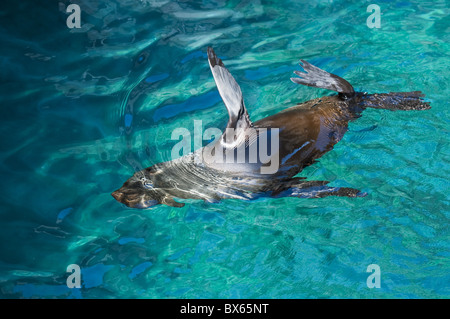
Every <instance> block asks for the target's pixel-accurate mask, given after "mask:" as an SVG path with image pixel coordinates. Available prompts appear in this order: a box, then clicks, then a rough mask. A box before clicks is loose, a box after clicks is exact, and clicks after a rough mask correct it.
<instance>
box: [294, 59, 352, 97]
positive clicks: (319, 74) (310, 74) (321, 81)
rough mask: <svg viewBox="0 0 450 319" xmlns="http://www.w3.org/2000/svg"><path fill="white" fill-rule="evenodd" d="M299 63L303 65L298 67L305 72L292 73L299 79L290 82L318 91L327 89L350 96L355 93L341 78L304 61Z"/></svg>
mask: <svg viewBox="0 0 450 319" xmlns="http://www.w3.org/2000/svg"><path fill="white" fill-rule="evenodd" d="M300 61H301V62H302V63H303V65H301V64H300V66H301V67H302V68H303V69H304V70H305V71H306V73H305V72H300V71H294V73H295V74H297V75H298V76H300V77H299V78H291V81H292V82H294V83H298V84H303V85H307V86H313V87H316V88H319V89H328V90H332V91H336V92H339V93H342V94H349V95H352V94H353V93H354V92H355V90H354V89H353V86H352V85H351V84H350V83H348V82H347V81H346V80H344V79H343V78H341V77H339V76H337V75H334V74H331V73H328V72H327V71H324V70H322V69H319V68H318V67H316V66H314V65H312V64H311V63H308V62H306V61H305V60H300Z"/></svg>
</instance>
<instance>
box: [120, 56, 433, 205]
mask: <svg viewBox="0 0 450 319" xmlns="http://www.w3.org/2000/svg"><path fill="white" fill-rule="evenodd" d="M208 60H209V65H210V68H211V72H212V74H213V77H214V80H215V82H216V85H217V89H218V91H219V93H220V95H221V97H222V100H223V102H224V104H225V106H226V108H227V110H228V114H229V120H228V123H227V127H226V130H225V132H224V133H223V135H222V136H221V137H220V138H218V139H217V140H215V141H214V142H213V143H210V145H208V146H205V147H203V148H201V149H198V150H196V151H194V152H193V153H190V154H188V155H185V156H183V157H181V158H178V159H175V160H172V161H168V162H163V163H158V164H155V165H153V166H151V167H149V168H146V169H143V170H141V171H138V172H135V173H134V175H133V176H132V177H130V178H129V179H128V180H127V181H126V182H125V183H124V184H123V186H122V187H121V188H119V189H118V190H116V191H114V192H113V193H112V196H113V197H114V198H115V199H116V200H117V201H119V202H121V203H123V204H125V205H126V206H128V207H133V208H147V207H151V206H154V205H158V204H165V205H168V206H172V207H182V206H184V203H179V202H176V201H175V199H174V198H181V199H202V200H204V201H207V202H214V201H219V200H221V199H225V198H239V199H244V200H250V199H255V198H258V197H261V196H270V197H283V196H290V197H299V198H318V197H325V196H347V197H362V196H365V195H366V193H362V192H360V191H359V190H357V189H354V188H348V187H330V186H327V184H328V183H329V182H328V181H307V180H306V178H303V177H294V176H295V175H296V174H298V173H299V172H301V171H302V170H303V168H305V167H306V166H309V165H311V164H313V163H314V162H315V161H316V160H317V159H318V158H320V157H321V156H322V155H323V154H325V153H326V152H328V151H330V150H332V149H333V147H334V145H335V144H336V143H337V142H339V141H340V140H341V139H342V137H343V135H344V134H345V132H346V131H347V129H348V123H349V122H350V121H353V120H355V119H357V118H358V117H360V116H361V113H362V112H363V111H364V109H366V108H369V107H370V108H380V109H387V110H427V109H430V108H431V107H430V105H429V103H428V102H424V101H423V99H422V97H424V95H423V94H422V93H421V92H420V91H414V92H398V93H395V92H394V93H381V94H367V93H363V92H355V90H354V89H353V87H352V85H351V84H350V83H349V82H347V81H346V80H344V79H343V78H341V77H339V76H337V75H334V74H330V73H328V72H326V71H324V70H322V69H320V68H318V67H316V66H314V65H312V64H310V63H308V62H306V61H304V60H300V61H301V64H300V66H301V67H302V68H303V70H304V71H305V72H300V71H294V73H295V74H296V75H298V76H299V77H293V78H291V81H293V82H294V83H298V84H302V85H307V86H312V87H316V88H324V89H329V90H333V91H335V92H337V93H338V94H337V95H334V96H325V97H322V98H317V99H314V100H311V101H307V102H304V103H300V104H297V105H295V106H293V107H290V108H288V109H285V110H283V111H281V112H279V113H277V114H274V115H271V116H268V117H266V118H263V119H261V120H259V121H256V122H254V123H253V122H252V121H251V120H250V117H249V114H248V112H247V109H246V108H245V105H244V100H243V97H242V92H241V89H240V87H239V85H238V84H237V82H236V81H235V79H234V78H233V76H232V75H231V74H230V72H229V71H228V70H227V68H226V67H225V65H224V64H223V62H222V60H221V59H219V58H218V57H217V56H216V54H215V53H214V51H213V49H212V48H208ZM274 132H275V133H274ZM267 139H271V140H274V139H275V140H276V141H278V145H276V147H272V149H271V150H270V155H268V153H267V154H266V155H268V156H267V157H266V158H256V159H255V158H253V159H254V160H253V161H250V160H249V159H250V157H251V156H252V154H251V149H252V147H253V146H255V145H256V146H258V147H256V148H253V150H260V149H261V148H262V146H267V145H265V144H264V143H267ZM239 150H243V151H245V152H244V154H246V155H245V156H244V160H242V159H243V158H241V160H240V161H239V158H236V156H229V155H230V154H231V155H236V153H237V152H238V151H239ZM205 154H208V155H209V156H210V157H211V156H212V157H214V156H216V157H215V158H216V159H217V158H219V157H217V156H218V155H220V158H223V156H225V158H226V159H227V160H213V161H205V160H204V159H205V157H204V155H205ZM227 156H229V157H230V158H231V159H232V160H230V161H229V160H228V158H229V157H227ZM269 163H270V164H273V163H276V164H277V166H276V169H275V170H273V171H270V172H269V173H267V172H265V173H264V172H263V170H264V168H267V167H268V164H269Z"/></svg>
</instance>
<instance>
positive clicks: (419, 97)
mask: <svg viewBox="0 0 450 319" xmlns="http://www.w3.org/2000/svg"><path fill="white" fill-rule="evenodd" d="M423 97H425V95H424V94H423V93H422V92H420V91H414V92H391V93H381V94H366V95H364V96H362V105H363V107H371V108H375V109H385V110H391V111H397V110H401V111H413V110H418V111H420V110H429V109H431V106H430V103H429V102H425V101H424V100H423Z"/></svg>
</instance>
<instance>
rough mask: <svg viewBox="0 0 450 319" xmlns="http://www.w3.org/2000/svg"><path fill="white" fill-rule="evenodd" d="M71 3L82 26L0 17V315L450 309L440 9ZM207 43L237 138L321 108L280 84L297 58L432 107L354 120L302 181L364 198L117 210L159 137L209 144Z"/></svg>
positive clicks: (395, 4) (212, 114) (40, 16)
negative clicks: (72, 283)
mask: <svg viewBox="0 0 450 319" xmlns="http://www.w3.org/2000/svg"><path fill="white" fill-rule="evenodd" d="M76 3H78V4H80V8H81V28H80V29H69V28H68V27H67V26H66V18H67V17H68V15H69V14H67V13H65V8H66V6H67V5H68V4H69V2H68V1H47V3H46V5H45V6H44V5H43V4H37V2H32V1H15V2H12V1H6V2H2V7H1V10H0V21H1V23H0V26H1V32H0V38H1V43H2V45H1V48H0V52H1V60H0V61H1V69H0V70H1V71H0V75H1V85H0V97H1V107H2V116H1V126H0V130H1V136H2V137H1V142H0V147H1V150H0V151H1V153H0V159H1V165H0V170H1V176H2V183H1V186H0V187H1V193H0V194H1V195H0V196H1V210H0V212H1V213H0V214H1V229H2V231H1V232H0V296H1V297H2V298H21V297H25V298H448V297H450V289H449V283H450V272H449V270H450V264H449V256H450V254H449V252H450V249H449V248H450V244H449V211H450V210H449V196H448V176H449V171H450V169H449V168H450V165H449V162H450V154H449V149H448V141H449V131H448V127H449V126H448V124H449V120H448V119H449V115H450V114H449V104H448V97H449V93H450V88H449V85H448V83H449V81H450V74H449V66H450V61H449V52H450V50H449V49H450V45H449V42H450V36H449V35H450V32H449V31H450V30H449V28H450V19H449V2H448V1H381V0H380V1H287V0H284V1H258V0H252V1H250V0H249V1H246V0H243V1H229V2H226V1H220V0H218V1H184V2H174V1H169V0H155V1H151V0H142V1H131V0H128V1H126V0H123V1H118V0H115V1H106V0H100V1H77V2H76ZM371 3H376V4H378V5H379V6H380V8H381V13H382V15H381V28H379V29H376V28H374V29H370V28H368V26H367V25H366V19H367V17H368V16H369V15H370V13H368V12H366V9H367V6H368V5H369V4H371ZM207 46H212V47H213V48H214V49H215V51H216V52H217V54H218V55H219V56H220V57H221V58H222V59H223V60H224V63H225V64H226V66H227V67H228V68H229V69H230V71H231V72H232V73H233V75H234V76H235V78H236V80H237V81H238V82H239V84H240V85H241V88H242V91H243V93H244V98H245V103H246V105H247V109H248V111H249V113H250V116H251V118H252V119H253V121H256V120H258V119H261V118H263V117H265V116H268V115H271V114H274V113H276V112H278V111H280V110H283V109H285V108H287V107H289V106H292V105H293V104H295V103H299V102H302V101H306V100H310V99H313V98H316V97H320V96H323V95H327V94H331V93H330V92H329V91H325V90H319V89H314V88H310V87H301V86H299V85H296V84H294V83H292V82H291V81H289V77H291V76H292V71H294V70H296V69H299V67H298V65H297V61H298V59H300V58H302V59H305V60H307V61H309V62H311V63H313V64H315V65H317V66H319V67H321V68H324V69H325V70H327V71H329V72H332V73H335V74H337V75H339V76H342V77H345V79H347V80H348V81H349V82H350V83H352V84H353V86H354V87H355V89H357V90H359V91H367V92H369V93H375V92H390V91H392V92H395V91H414V90H421V91H423V92H424V93H425V94H426V96H427V99H428V101H430V102H431V105H432V109H431V110H428V111H421V112H419V111H417V112H390V111H386V110H375V109H369V110H366V111H365V112H364V114H363V117H361V118H360V119H358V120H357V121H355V122H353V123H351V124H350V127H349V132H347V134H346V135H345V136H344V138H343V139H342V141H340V142H339V143H338V144H337V145H336V147H335V148H334V150H332V151H331V152H329V153H327V154H326V155H325V156H323V157H322V158H321V160H320V161H319V162H318V163H316V164H314V165H312V166H310V167H308V168H307V169H305V170H304V171H303V172H302V173H301V176H305V177H307V178H308V179H311V180H329V181H331V184H330V185H336V186H338V185H339V186H348V187H354V188H358V189H361V190H362V191H365V192H367V193H368V194H369V195H368V196H367V197H364V198H356V199H355V198H353V199H352V198H338V197H328V198H322V199H299V198H279V199H270V198H261V199H258V200H256V201H250V202H249V201H241V200H223V201H222V202H220V203H215V204H207V203H203V202H202V201H195V200H183V202H185V203H187V204H186V205H185V206H184V207H183V208H172V207H167V206H161V205H159V206H156V207H154V208H153V209H151V210H135V209H129V208H127V207H124V206H123V205H121V204H119V203H118V202H116V201H115V200H114V199H113V198H112V197H111V195H110V193H111V192H112V191H113V190H115V189H117V188H118V187H120V186H121V185H122V183H123V182H124V181H125V180H126V179H127V178H128V177H130V176H131V175H132V174H133V172H134V171H135V170H136V169H140V168H143V167H148V166H150V165H152V164H154V163H157V162H160V161H163V160H169V159H170V151H171V148H172V147H173V146H174V144H175V143H176V141H173V140H171V139H170V137H171V132H172V131H173V130H174V129H175V128H177V127H185V128H188V129H189V130H192V129H193V121H194V120H202V121H203V126H204V127H205V128H207V127H218V128H221V129H223V128H224V127H225V125H226V121H227V112H226V109H225V107H224V105H223V103H222V101H221V99H220V96H219V95H218V92H217V90H216V87H215V83H214V80H213V78H212V75H211V73H210V70H209V66H208V63H207V58H206V48H207ZM70 264H77V265H79V266H80V267H81V281H82V287H81V288H79V289H77V288H74V289H69V288H68V287H67V285H66V279H67V277H68V276H69V273H67V272H66V268H67V266H68V265H70ZM370 264H377V265H379V267H380V269H381V276H380V281H381V288H372V289H370V288H368V287H367V284H366V280H367V277H368V276H369V275H370V273H367V272H366V269H367V266H368V265H370Z"/></svg>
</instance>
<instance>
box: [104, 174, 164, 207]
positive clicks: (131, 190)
mask: <svg viewBox="0 0 450 319" xmlns="http://www.w3.org/2000/svg"><path fill="white" fill-rule="evenodd" d="M111 195H112V196H113V197H114V198H115V199H116V200H117V201H118V202H121V203H123V204H125V205H127V206H128V207H131V208H148V207H151V206H155V205H158V204H159V203H160V197H161V196H160V194H159V193H158V192H157V191H156V190H155V189H154V188H153V182H152V180H151V179H150V176H149V175H148V174H145V173H144V172H143V171H140V172H136V173H135V174H134V175H133V176H132V177H130V178H129V179H128V180H127V181H126V182H125V183H124V184H123V185H122V187H121V188H119V189H118V190H116V191H114V192H113V193H112V194H111Z"/></svg>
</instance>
